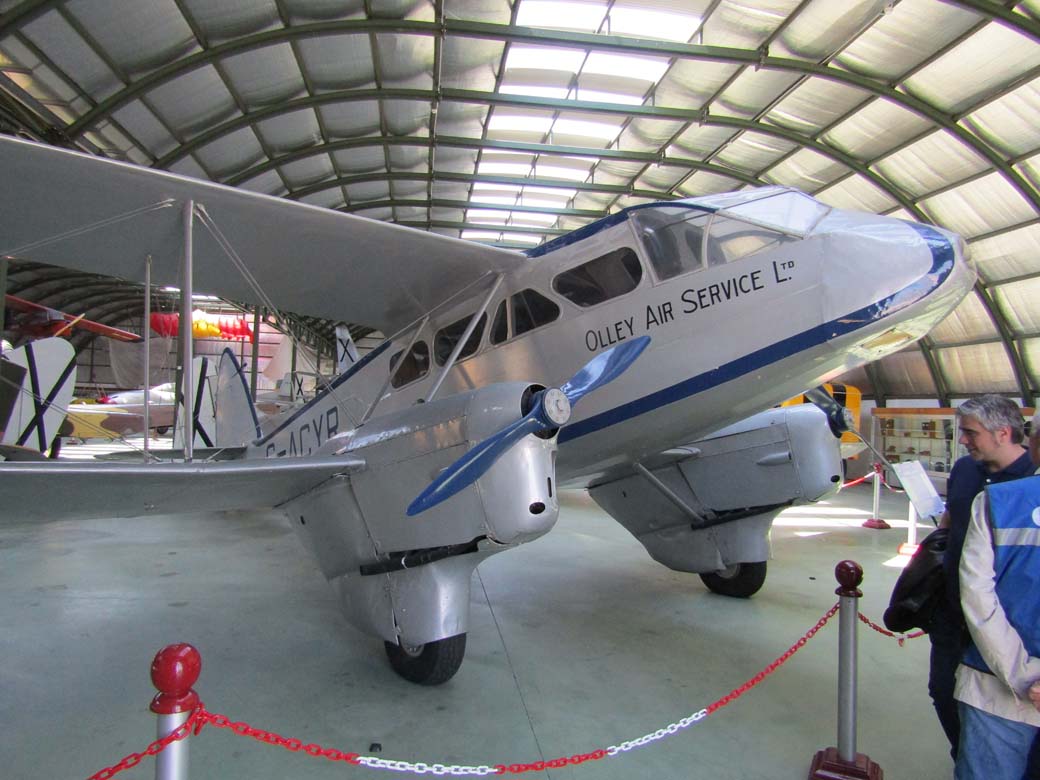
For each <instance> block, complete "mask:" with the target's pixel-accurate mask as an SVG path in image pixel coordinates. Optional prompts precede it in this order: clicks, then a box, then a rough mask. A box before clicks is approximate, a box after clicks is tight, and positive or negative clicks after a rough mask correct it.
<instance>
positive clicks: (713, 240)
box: [707, 215, 795, 265]
mask: <svg viewBox="0 0 1040 780" xmlns="http://www.w3.org/2000/svg"><path fill="white" fill-rule="evenodd" d="M794 240H795V238H794V237H793V236H789V235H786V234H784V233H780V232H778V231H776V230H769V229H768V228H763V227H758V226H757V225H751V224H749V223H747V222H742V221H740V220H739V219H731V218H729V217H723V216H719V215H716V216H715V218H714V219H712V221H711V226H710V228H709V229H708V246H707V256H708V265H722V264H723V263H728V262H730V261H731V260H739V259H740V258H742V257H750V256H751V255H755V254H758V253H759V252H765V251H768V250H770V249H776V248H777V247H778V246H780V245H781V244H785V243H787V242H788V241H794Z"/></svg>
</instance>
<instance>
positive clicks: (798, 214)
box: [682, 187, 831, 238]
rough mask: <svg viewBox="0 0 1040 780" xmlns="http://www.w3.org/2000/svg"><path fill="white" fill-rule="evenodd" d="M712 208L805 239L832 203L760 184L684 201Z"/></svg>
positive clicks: (793, 191) (794, 191)
mask: <svg viewBox="0 0 1040 780" xmlns="http://www.w3.org/2000/svg"><path fill="white" fill-rule="evenodd" d="M682 202H683V203H689V204H691V205H694V206H700V207H703V208H705V209H708V210H710V211H716V212H723V213H725V214H728V215H730V216H732V217H736V218H738V219H739V218H743V219H747V220H748V221H749V222H754V223H756V224H758V225H763V226H768V227H772V228H776V229H777V230H779V231H781V232H783V233H789V234H791V235H794V236H797V237H798V238H804V237H805V236H807V235H808V234H809V233H811V232H812V230H813V228H815V227H816V225H817V224H819V222H820V220H821V219H823V218H824V217H825V216H827V213H828V212H829V211H830V210H831V207H830V206H826V205H824V204H823V203H820V202H819V201H818V200H816V199H815V198H812V197H810V196H808V195H806V194H805V193H804V192H798V191H797V190H792V189H790V188H788V187H759V188H758V189H753V190H742V191H740V192H728V193H725V194H723V195H708V196H706V197H703V198H689V199H687V200H683V201H682Z"/></svg>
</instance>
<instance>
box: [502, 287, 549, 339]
mask: <svg viewBox="0 0 1040 780" xmlns="http://www.w3.org/2000/svg"><path fill="white" fill-rule="evenodd" d="M510 301H511V302H512V306H513V335H514V336H519V335H520V334H521V333H527V331H529V330H534V329H535V328H540V327H542V325H548V324H549V323H550V322H553V321H555V320H556V318H557V317H559V316H560V307H559V306H557V305H556V304H555V303H553V302H552V301H550V300H549V299H548V298H546V297H545V296H544V295H542V294H541V293H540V292H538V291H536V290H532V289H526V290H521V291H520V292H518V293H517V294H516V295H514V296H513V297H512V298H511V299H510Z"/></svg>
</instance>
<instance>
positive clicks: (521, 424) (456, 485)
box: [407, 336, 650, 517]
mask: <svg viewBox="0 0 1040 780" xmlns="http://www.w3.org/2000/svg"><path fill="white" fill-rule="evenodd" d="M649 344H650V337H649V336H640V337H639V338H637V339H632V340H631V341H625V342H622V343H621V344H618V345H617V346H616V347H612V348H611V349H608V350H607V351H606V352H601V353H600V354H598V355H596V357H594V358H592V360H590V361H589V362H588V363H586V364H585V365H584V366H583V367H582V369H581V370H580V371H579V372H578V373H576V374H575V375H574V376H572V377H571V378H570V380H568V381H567V382H566V383H565V384H564V385H563V386H562V387H560V388H559V389H556V388H552V387H550V388H549V389H547V390H542V391H541V392H539V393H538V395H537V396H535V402H534V407H533V408H532V409H531V411H529V412H528V413H527V414H526V415H524V416H523V417H521V418H520V419H519V420H517V421H516V422H514V423H510V424H509V425H507V426H506V427H505V428H503V429H502V430H500V431H499V432H498V433H495V434H492V435H491V436H488V437H487V438H486V439H484V441H482V442H480V444H478V445H477V446H475V447H473V449H471V450H470V451H469V452H467V453H466V454H465V455H463V456H462V457H461V458H459V459H458V460H457V461H455V462H454V463H453V464H451V465H450V466H449V467H448V468H446V469H445V470H444V471H443V472H441V475H440V476H439V477H437V479H435V480H434V481H433V482H431V483H430V484H429V485H428V486H427V488H426V489H425V490H424V491H423V492H422V493H420V494H419V496H418V497H417V498H416V499H415V500H414V501H412V503H411V504H409V505H408V510H407V511H408V516H409V517H412V516H414V515H417V514H419V513H420V512H425V511H426V510H427V509H429V508H430V507H433V506H436V505H437V504H439V503H440V502H441V501H444V500H446V499H449V498H451V497H452V496H453V495H455V494H456V493H458V492H459V491H460V490H463V489H465V488H467V487H469V486H470V485H472V484H473V483H474V482H476V481H477V480H478V479H480V477H481V476H482V475H483V474H484V472H485V471H487V470H488V469H489V468H491V466H492V464H493V463H494V462H495V461H496V460H498V459H499V458H500V457H501V456H502V455H503V454H504V453H505V452H506V450H508V449H509V448H510V447H512V446H513V445H514V444H516V443H517V442H518V441H520V440H521V439H522V438H524V437H525V436H527V435H528V434H529V433H539V432H540V431H547V430H550V429H552V428H559V427H561V426H563V425H564V424H566V422H567V420H569V419H570V416H571V409H572V408H573V407H574V405H575V404H576V403H578V401H580V400H581V399H582V398H584V397H585V396H586V395H588V394H589V393H591V392H592V391H593V390H598V389H599V388H600V387H603V385H605V384H607V383H608V382H613V381H614V380H615V379H617V378H618V377H619V376H621V375H622V374H623V373H625V371H627V370H628V367H629V366H631V365H632V364H633V363H634V362H635V361H636V358H638V357H639V356H640V355H641V354H642V352H643V350H644V349H646V348H647V346H648V345H649Z"/></svg>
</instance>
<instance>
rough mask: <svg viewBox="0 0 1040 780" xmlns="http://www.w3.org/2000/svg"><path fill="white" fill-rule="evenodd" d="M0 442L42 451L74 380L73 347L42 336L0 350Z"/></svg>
mask: <svg viewBox="0 0 1040 780" xmlns="http://www.w3.org/2000/svg"><path fill="white" fill-rule="evenodd" d="M0 369H2V370H0V376H2V379H0V444H7V445H15V446H18V447H28V448H31V449H35V450H39V451H40V452H47V450H48V449H49V448H50V447H51V445H52V444H53V442H54V440H55V439H56V438H57V437H58V435H59V432H60V431H59V429H60V427H61V424H62V422H63V421H64V420H65V414H66V411H67V410H68V406H69V402H70V401H71V400H72V391H73V389H74V387H75V385H76V352H75V350H74V349H73V348H72V345H71V344H69V342H67V341H66V340H65V339H60V338H47V339H39V340H37V341H33V342H30V343H28V344H26V345H25V346H24V347H19V348H18V349H12V350H4V353H3V360H2V361H0Z"/></svg>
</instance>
